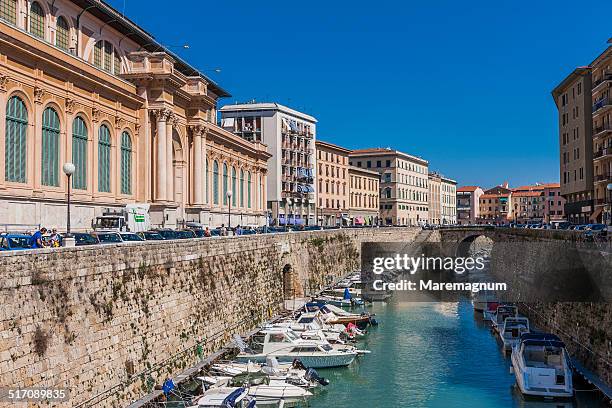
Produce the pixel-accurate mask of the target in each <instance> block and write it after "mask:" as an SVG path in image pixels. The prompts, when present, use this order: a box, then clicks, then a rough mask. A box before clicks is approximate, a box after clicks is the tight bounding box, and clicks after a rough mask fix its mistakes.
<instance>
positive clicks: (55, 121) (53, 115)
mask: <svg viewBox="0 0 612 408" xmlns="http://www.w3.org/2000/svg"><path fill="white" fill-rule="evenodd" d="M59 134H60V121H59V116H58V115H57V112H56V111H55V109H53V108H47V109H45V111H44V112H43V117H42V160H41V171H42V178H41V183H42V185H43V186H55V187H57V186H59Z"/></svg>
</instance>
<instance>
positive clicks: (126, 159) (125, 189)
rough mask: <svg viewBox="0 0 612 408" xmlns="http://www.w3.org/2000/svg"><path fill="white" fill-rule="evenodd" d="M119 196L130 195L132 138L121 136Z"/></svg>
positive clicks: (128, 135)
mask: <svg viewBox="0 0 612 408" xmlns="http://www.w3.org/2000/svg"><path fill="white" fill-rule="evenodd" d="M121 194H132V138H131V137H130V134H129V133H128V132H123V133H122V134H121Z"/></svg>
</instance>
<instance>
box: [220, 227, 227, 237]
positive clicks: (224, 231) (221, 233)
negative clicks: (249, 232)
mask: <svg viewBox="0 0 612 408" xmlns="http://www.w3.org/2000/svg"><path fill="white" fill-rule="evenodd" d="M219 235H221V236H222V237H225V236H226V235H227V230H226V229H225V224H221V231H219Z"/></svg>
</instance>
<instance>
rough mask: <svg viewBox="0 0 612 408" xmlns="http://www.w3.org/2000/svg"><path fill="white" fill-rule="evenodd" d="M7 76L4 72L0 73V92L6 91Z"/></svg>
mask: <svg viewBox="0 0 612 408" xmlns="http://www.w3.org/2000/svg"><path fill="white" fill-rule="evenodd" d="M8 79H9V78H8V76H7V75H6V74H5V73H0V92H6V84H7V83H8Z"/></svg>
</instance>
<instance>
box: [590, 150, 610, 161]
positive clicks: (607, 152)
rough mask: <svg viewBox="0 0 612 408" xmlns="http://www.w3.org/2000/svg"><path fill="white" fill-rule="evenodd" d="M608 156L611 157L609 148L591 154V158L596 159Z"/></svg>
mask: <svg viewBox="0 0 612 408" xmlns="http://www.w3.org/2000/svg"><path fill="white" fill-rule="evenodd" d="M608 155H612V148H610V147H606V148H605V149H601V150H597V151H596V152H595V153H593V158H594V159H597V158H599V157H603V156H608Z"/></svg>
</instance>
